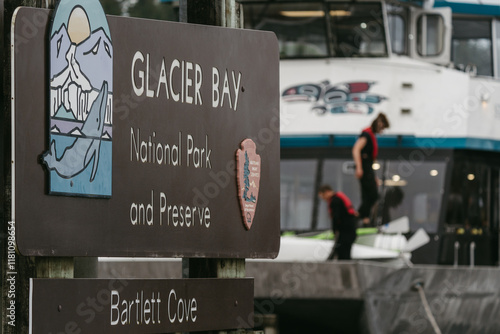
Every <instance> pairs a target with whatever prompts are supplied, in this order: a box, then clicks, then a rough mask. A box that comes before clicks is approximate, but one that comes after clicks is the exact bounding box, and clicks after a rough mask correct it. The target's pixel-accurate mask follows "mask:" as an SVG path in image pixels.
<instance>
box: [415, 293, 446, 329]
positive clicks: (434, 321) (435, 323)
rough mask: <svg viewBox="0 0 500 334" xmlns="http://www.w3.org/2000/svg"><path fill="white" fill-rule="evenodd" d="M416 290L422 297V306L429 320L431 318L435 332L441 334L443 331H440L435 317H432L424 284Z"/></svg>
mask: <svg viewBox="0 0 500 334" xmlns="http://www.w3.org/2000/svg"><path fill="white" fill-rule="evenodd" d="M415 288H416V289H417V290H418V294H419V295H420V299H421V300H422V305H423V306H424V309H425V313H426V314H427V318H429V321H430V323H431V325H432V328H433V329H434V332H435V333H436V334H441V330H440V329H439V326H438V324H437V322H436V319H434V316H433V315H432V311H431V308H430V307H429V303H428V302H427V298H426V297H425V292H424V288H423V287H422V284H416V285H415Z"/></svg>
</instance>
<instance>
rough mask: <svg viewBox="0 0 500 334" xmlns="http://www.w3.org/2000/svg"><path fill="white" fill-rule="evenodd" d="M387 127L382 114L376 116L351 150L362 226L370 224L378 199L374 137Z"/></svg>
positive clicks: (375, 140) (375, 142) (385, 119)
mask: <svg viewBox="0 0 500 334" xmlns="http://www.w3.org/2000/svg"><path fill="white" fill-rule="evenodd" d="M388 127H389V121H388V120H387V117H386V116H385V115H384V114H383V113H380V114H378V116H377V118H375V120H374V121H373V122H372V124H371V126H370V127H368V128H366V129H364V130H363V131H362V132H361V135H360V136H359V138H358V140H356V143H354V146H353V148H352V157H353V159H354V163H355V164H356V172H355V175H356V178H358V179H359V183H360V186H361V205H360V206H359V209H358V212H359V218H360V219H361V220H362V222H363V225H364V226H368V225H369V224H370V213H371V211H372V208H373V206H374V204H375V202H376V201H377V199H378V187H377V179H376V177H375V172H374V171H373V167H372V165H373V162H374V161H375V159H376V158H377V154H378V143H377V138H376V137H375V135H376V134H378V133H382V131H384V129H386V128H388Z"/></svg>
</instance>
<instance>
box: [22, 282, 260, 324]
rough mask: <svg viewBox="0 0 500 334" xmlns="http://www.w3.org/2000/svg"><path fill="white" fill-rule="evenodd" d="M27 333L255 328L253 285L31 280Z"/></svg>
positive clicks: (250, 283) (247, 283)
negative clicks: (28, 328)
mask: <svg viewBox="0 0 500 334" xmlns="http://www.w3.org/2000/svg"><path fill="white" fill-rule="evenodd" d="M30 296H31V298H30V317H31V319H30V324H31V331H30V333H33V334H36V333H43V334H46V333H134V334H137V333H173V332H191V331H200V330H205V331H206V330H223V329H236V328H242V326H253V323H252V321H253V320H252V319H253V316H252V315H253V279H251V278H244V279H169V280H143V279H137V280H124V279H111V280H109V279H71V280H68V279H31V286H30Z"/></svg>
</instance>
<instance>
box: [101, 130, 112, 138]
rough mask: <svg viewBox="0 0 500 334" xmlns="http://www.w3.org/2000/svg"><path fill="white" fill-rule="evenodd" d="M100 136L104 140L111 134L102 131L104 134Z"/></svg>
mask: <svg viewBox="0 0 500 334" xmlns="http://www.w3.org/2000/svg"><path fill="white" fill-rule="evenodd" d="M101 138H102V139H106V140H111V136H110V135H109V133H108V132H107V131H106V132H104V134H103V135H102V137H101Z"/></svg>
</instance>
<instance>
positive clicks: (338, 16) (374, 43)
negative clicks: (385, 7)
mask: <svg viewBox="0 0 500 334" xmlns="http://www.w3.org/2000/svg"><path fill="white" fill-rule="evenodd" d="M329 14H330V27H331V38H332V40H331V42H332V46H333V56H334V57H381V56H387V45H386V42H385V30H384V18H383V14H382V7H381V5H380V4H379V3H369V4H367V3H365V4H362V3H349V4H332V5H330V8H329Z"/></svg>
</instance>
